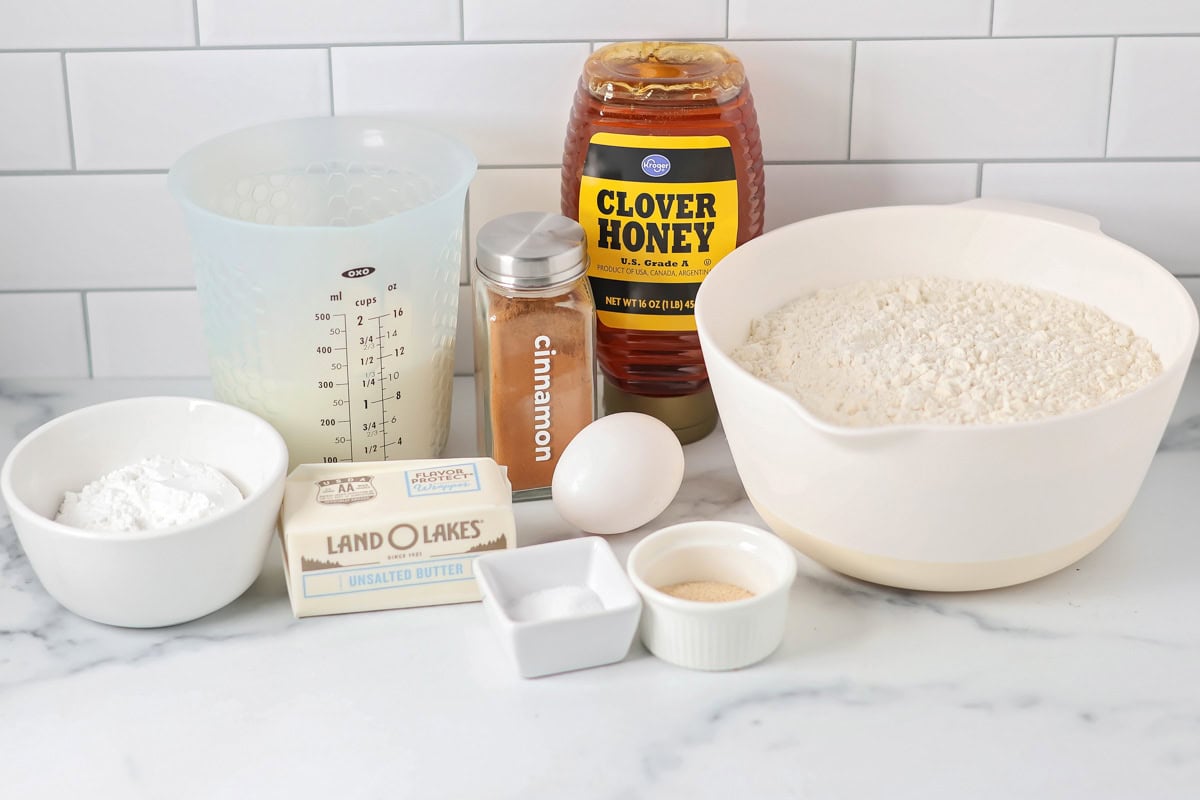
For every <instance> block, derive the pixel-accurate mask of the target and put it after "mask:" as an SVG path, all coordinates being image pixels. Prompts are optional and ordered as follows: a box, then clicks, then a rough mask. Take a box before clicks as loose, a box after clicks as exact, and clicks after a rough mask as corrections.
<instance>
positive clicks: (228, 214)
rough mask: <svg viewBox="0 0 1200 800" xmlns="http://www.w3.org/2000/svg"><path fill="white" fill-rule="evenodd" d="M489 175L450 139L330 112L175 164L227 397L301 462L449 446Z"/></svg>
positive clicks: (423, 453) (213, 143) (235, 137)
mask: <svg viewBox="0 0 1200 800" xmlns="http://www.w3.org/2000/svg"><path fill="white" fill-rule="evenodd" d="M475 167H476V161H475V157H474V156H473V155H472V154H471V152H470V151H469V150H468V149H467V148H466V147H465V146H463V145H462V144H461V143H459V142H457V141H455V140H454V139H451V138H450V137H448V136H445V135H443V134H441V133H437V132H435V131H431V130H426V129H422V128H418V127H414V126H412V125H409V124H406V123H404V122H401V121H399V120H396V119H390V118H386V117H320V118H312V119H298V120H290V121H286V122H278V123H270V124H267V125H260V126H256V127H253V128H247V129H245V130H241V131H235V132H233V133H229V134H226V135H224V136H219V137H217V138H215V139H212V140H210V141H208V142H206V143H204V144H202V145H200V146H198V147H196V148H195V149H193V150H191V151H189V152H188V153H186V154H185V155H183V156H182V157H181V158H180V159H179V160H178V161H177V162H176V163H175V165H174V166H173V167H172V168H171V172H170V175H169V178H168V183H169V186H170V189H171V192H172V194H174V195H175V197H176V198H177V199H178V200H179V201H180V203H181V204H182V205H183V209H184V215H185V218H186V221H187V225H188V228H189V230H190V232H191V235H192V244H193V253H194V258H195V265H196V287H197V290H198V293H199V296H200V301H201V306H202V310H203V315H204V326H205V339H206V343H207V345H208V351H209V362H210V365H211V369H212V378H213V385H214V389H215V392H216V395H217V397H218V398H220V399H221V400H223V401H225V402H228V403H232V404H234V405H238V406H241V407H242V408H245V409H247V410H249V411H253V412H254V413H256V414H258V415H259V416H261V417H263V418H265V419H266V420H268V421H269V422H270V423H271V424H272V425H274V426H275V427H276V428H277V429H278V430H279V432H280V433H281V434H282V435H283V437H284V439H285V441H286V442H287V445H288V450H289V451H290V454H291V463H292V465H293V466H294V465H296V464H301V463H314V462H317V463H319V462H327V463H328V462H335V461H371V460H381V459H399V458H428V457H432V456H436V455H438V454H440V452H441V450H442V448H443V447H444V446H445V443H446V435H447V432H448V429H449V423H450V395H451V379H452V377H453V365H454V338H455V328H456V321H457V313H458V278H459V274H460V268H461V265H462V227H463V209H464V202H465V197H466V190H467V185H468V184H469V183H470V181H471V178H472V176H473V175H474V174H475Z"/></svg>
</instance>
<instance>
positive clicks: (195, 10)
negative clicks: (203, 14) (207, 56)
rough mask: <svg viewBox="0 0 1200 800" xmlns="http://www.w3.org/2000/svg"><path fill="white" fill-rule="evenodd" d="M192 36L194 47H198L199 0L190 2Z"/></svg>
mask: <svg viewBox="0 0 1200 800" xmlns="http://www.w3.org/2000/svg"><path fill="white" fill-rule="evenodd" d="M192 35H193V36H194V37H195V38H196V47H199V46H200V0H192Z"/></svg>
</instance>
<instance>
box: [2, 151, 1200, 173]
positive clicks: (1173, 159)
mask: <svg viewBox="0 0 1200 800" xmlns="http://www.w3.org/2000/svg"><path fill="white" fill-rule="evenodd" d="M981 160H982V161H983V162H985V163H988V164H1195V163H1200V153H1198V154H1197V155H1194V156H1113V157H1109V158H1106V157H1104V156H1048V157H1035V156H1028V157H989V156H979V155H975V156H970V157H966V156H955V157H950V158H853V159H844V158H827V159H768V160H765V161H763V163H764V164H765V165H766V166H768V167H837V166H844V167H849V166H886V165H888V164H894V165H905V164H914V165H919V164H978V163H980V161H981ZM561 168H562V164H560V163H551V162H545V163H540V164H539V163H529V164H480V165H479V171H480V172H485V171H493V172H500V171H504V170H517V169H554V170H557V169H561ZM167 172H168V170H167V168H166V167H163V168H158V169H74V170H68V169H25V170H20V169H16V170H0V179H3V178H61V177H76V176H77V177H103V176H110V177H111V176H122V175H166V174H167Z"/></svg>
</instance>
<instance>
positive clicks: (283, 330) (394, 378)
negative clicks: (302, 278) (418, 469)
mask: <svg viewBox="0 0 1200 800" xmlns="http://www.w3.org/2000/svg"><path fill="white" fill-rule="evenodd" d="M357 269H360V270H361V269H363V268H361V267H360V268H357ZM356 289H357V290H354V289H349V288H344V289H341V290H340V291H335V292H329V293H328V294H327V295H326V296H325V299H324V300H322V301H318V302H316V303H312V304H310V306H311V308H313V309H318V310H313V311H311V312H309V313H308V318H307V319H305V320H303V321H300V322H297V321H295V320H294V319H290V318H289V319H287V320H280V321H279V322H278V323H277V325H276V330H275V331H274V335H272V331H270V330H268V329H264V328H260V329H259V330H258V331H257V342H258V344H257V348H258V349H259V350H260V352H258V353H256V354H251V355H252V356H253V357H252V358H249V359H246V358H245V357H246V355H247V354H248V352H247V349H246V348H242V349H240V351H239V352H240V355H241V356H242V361H243V365H242V366H238V365H237V364H236V363H235V361H234V360H233V359H231V358H228V357H216V356H215V357H214V358H212V359H211V366H212V374H213V385H214V388H215V390H216V393H217V396H218V397H219V398H220V399H222V400H224V401H226V402H230V403H234V404H235V405H239V406H241V407H242V408H245V409H247V410H249V411H253V412H254V413H256V414H258V415H259V416H261V417H263V418H264V419H266V420H267V421H268V422H270V423H271V424H272V425H274V426H275V428H276V429H277V430H278V431H279V432H280V434H281V435H282V436H283V437H284V440H285V441H286V442H287V444H288V452H289V454H290V457H291V463H292V466H295V465H297V464H311V463H325V464H330V463H339V462H345V461H382V460H396V459H409V458H427V457H429V456H430V455H431V454H437V453H440V452H441V450H442V448H443V447H444V446H445V443H446V437H447V434H448V430H449V421H450V418H449V409H450V394H451V391H452V373H453V359H454V326H453V316H452V314H451V310H450V305H449V304H448V303H445V302H442V303H440V304H434V305H433V307H429V306H430V304H429V303H425V304H424V307H422V304H420V303H417V302H411V303H410V302H407V301H406V298H405V296H404V294H403V293H402V292H400V291H399V289H398V287H396V285H395V284H388V285H386V287H385V288H384V290H383V291H382V292H380V293H378V294H375V293H371V292H368V291H363V289H362V288H359V287H356ZM295 305H297V306H299V305H300V304H299V303H296V304H295ZM438 306H440V308H439V307H438ZM264 316H265V317H266V318H268V319H269V318H270V317H271V316H279V315H270V314H267V315H264ZM422 317H425V319H422ZM414 329H416V330H414ZM417 330H419V331H421V333H420V335H418V334H417V332H416V331H417Z"/></svg>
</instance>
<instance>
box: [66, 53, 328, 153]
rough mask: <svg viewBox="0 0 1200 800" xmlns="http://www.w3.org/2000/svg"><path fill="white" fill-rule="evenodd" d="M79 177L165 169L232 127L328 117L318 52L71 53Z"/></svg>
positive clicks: (323, 61) (323, 59)
mask: <svg viewBox="0 0 1200 800" xmlns="http://www.w3.org/2000/svg"><path fill="white" fill-rule="evenodd" d="M67 80H68V81H69V83H70V89H71V113H72V121H73V123H74V132H75V157H76V162H77V165H78V167H79V168H80V169H156V168H165V167H169V166H170V165H171V163H172V162H173V161H174V160H175V159H176V158H177V157H178V156H179V155H180V154H181V153H183V152H184V151H185V150H187V149H188V148H189V147H191V146H193V145H196V144H199V143H200V142H201V141H203V140H205V139H208V138H210V137H212V136H215V135H217V134H219V133H224V132H226V131H229V130H233V129H235V128H240V127H244V126H247V125H253V124H255V123H259V122H267V121H271V120H276V119H285V118H288V117H303V116H314V115H327V114H328V113H329V71H328V63H327V55H326V52H325V51H324V50H193V51H171V52H133V53H70V54H68V55H67Z"/></svg>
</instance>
